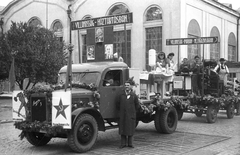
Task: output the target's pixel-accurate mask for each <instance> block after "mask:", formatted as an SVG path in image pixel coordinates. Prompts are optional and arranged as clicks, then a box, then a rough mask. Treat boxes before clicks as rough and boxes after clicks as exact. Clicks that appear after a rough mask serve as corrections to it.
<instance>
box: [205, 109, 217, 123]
mask: <svg viewBox="0 0 240 155" xmlns="http://www.w3.org/2000/svg"><path fill="white" fill-rule="evenodd" d="M217 113H218V110H217V109H216V108H215V107H214V106H213V105H210V106H208V109H207V122H208V123H215V122H216V120H217Z"/></svg>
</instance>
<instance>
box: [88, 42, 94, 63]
mask: <svg viewBox="0 0 240 155" xmlns="http://www.w3.org/2000/svg"><path fill="white" fill-rule="evenodd" d="M87 60H95V46H94V45H89V46H87Z"/></svg>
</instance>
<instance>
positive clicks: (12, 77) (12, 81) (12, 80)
mask: <svg viewBox="0 0 240 155" xmlns="http://www.w3.org/2000/svg"><path fill="white" fill-rule="evenodd" d="M14 64H15V59H14V58H13V61H12V64H11V68H10V71H9V77H8V79H9V83H10V91H13V90H14V89H15V81H16V77H15V68H14Z"/></svg>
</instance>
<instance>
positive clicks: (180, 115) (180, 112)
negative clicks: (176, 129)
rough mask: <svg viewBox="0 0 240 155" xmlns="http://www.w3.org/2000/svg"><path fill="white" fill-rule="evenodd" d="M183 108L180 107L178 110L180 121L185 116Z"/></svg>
mask: <svg viewBox="0 0 240 155" xmlns="http://www.w3.org/2000/svg"><path fill="white" fill-rule="evenodd" d="M183 112H184V111H183V110H182V109H178V110H177V114H178V120H179V121H180V120H181V119H182V117H183Z"/></svg>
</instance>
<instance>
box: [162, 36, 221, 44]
mask: <svg viewBox="0 0 240 155" xmlns="http://www.w3.org/2000/svg"><path fill="white" fill-rule="evenodd" d="M215 43H218V37H200V38H177V39H167V40H166V45H191V44H215Z"/></svg>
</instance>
